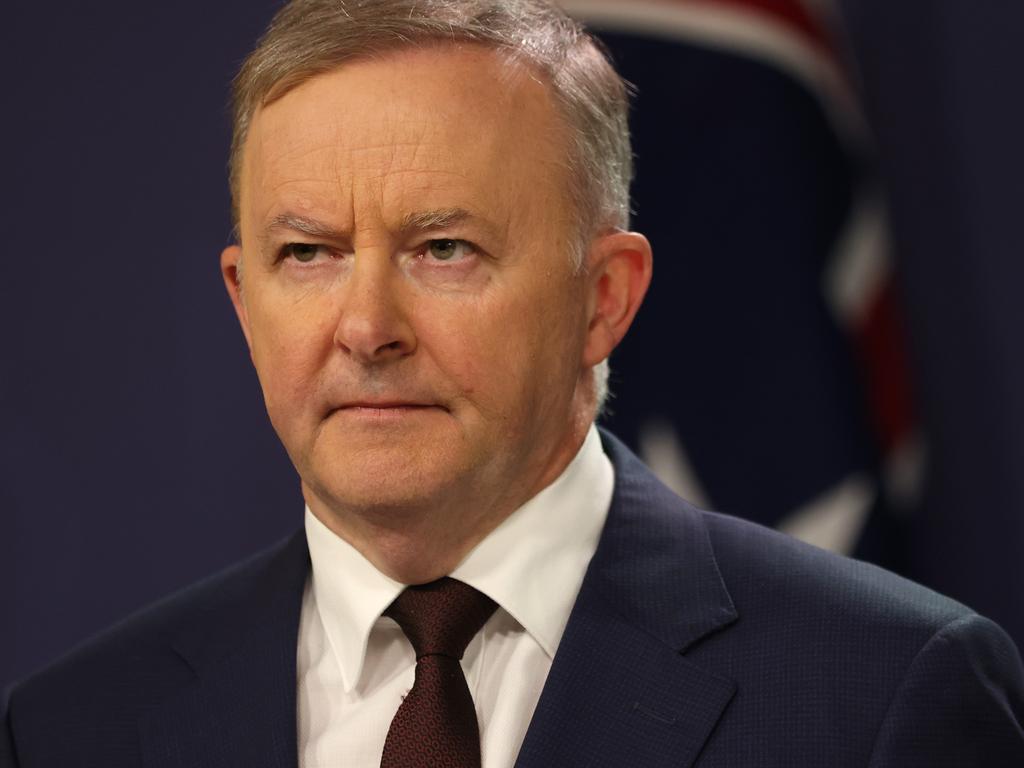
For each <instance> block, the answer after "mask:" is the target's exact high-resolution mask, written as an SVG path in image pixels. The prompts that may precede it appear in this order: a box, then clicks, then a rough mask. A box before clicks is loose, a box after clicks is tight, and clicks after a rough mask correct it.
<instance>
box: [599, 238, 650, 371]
mask: <svg viewBox="0 0 1024 768" xmlns="http://www.w3.org/2000/svg"><path fill="white" fill-rule="evenodd" d="M587 263H588V267H589V269H588V274H587V290H588V292H589V295H588V297H587V311H588V312H589V316H588V317H589V325H588V327H587V340H586V344H585V346H584V349H583V365H584V366H587V367H591V366H595V365H597V364H598V363H600V362H601V361H602V360H604V359H606V358H607V357H608V355H610V354H611V352H612V350H613V349H615V347H616V346H618V343H619V342H620V341H622V338H623V337H624V336H625V335H626V331H628V330H629V326H630V325H631V324H632V323H633V318H634V317H636V313H637V310H639V309H640V304H641V303H642V302H643V300H644V295H645V294H646V293H647V286H649V285H650V284H651V272H652V268H653V267H652V255H651V244H650V243H649V242H647V238H646V237H644V236H643V235H641V234H639V233H637V232H619V231H616V232H611V233H609V234H606V235H601V236H600V237H598V238H597V239H595V240H594V241H593V242H592V243H591V245H590V251H589V253H588V255H587Z"/></svg>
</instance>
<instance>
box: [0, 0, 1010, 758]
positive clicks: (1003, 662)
mask: <svg viewBox="0 0 1024 768" xmlns="http://www.w3.org/2000/svg"><path fill="white" fill-rule="evenodd" d="M235 95H236V112H235V137H234V143H233V150H232V164H231V169H232V172H231V183H232V192H233V195H234V202H235V211H236V221H237V224H238V230H239V235H240V237H239V243H238V245H234V246H231V247H229V248H228V249H226V250H225V251H224V253H223V255H222V260H221V263H222V271H223V274H224V279H225V283H226V285H227V289H228V293H229V295H230V297H231V300H232V302H233V304H234V306H235V309H236V311H237V314H238V318H239V321H240V323H241V327H242V330H243V333H244V335H245V338H246V341H247V343H248V345H249V349H250V351H251V354H252V359H253V363H254V365H255V368H256V371H257V374H258V376H259V379H260V383H261V385H262V387H263V391H264V395H265V400H266V405H267V411H268V413H269V415H270V418H271V420H272V422H273V424H274V427H275V429H276V430H277V432H278V434H279V435H280V437H281V440H282V442H283V443H284V445H285V447H286V449H287V450H288V453H289V456H290V457H291V460H292V462H293V463H294V465H295V467H296V469H297V471H298V473H299V476H300V478H301V481H302V489H303V493H304V496H305V499H306V502H307V510H306V517H305V526H304V531H302V532H301V533H299V534H297V535H296V536H294V537H292V538H291V539H290V540H288V541H287V542H285V543H283V544H282V545H280V546H278V547H275V548H274V549H272V550H270V551H269V552H267V553H264V554H262V555H259V556H257V557H255V558H254V559H252V560H249V561H247V562H246V563H243V564H241V565H239V566H236V567H235V568H233V569H232V570H230V571H228V572H226V573H224V574H220V575H218V576H215V577H213V578H212V579H210V580H208V581H206V582H204V583H202V584H200V585H198V586H196V587H193V588H191V589H189V590H187V591H185V592H183V593H181V594H179V595H176V596H173V597H171V598H169V599H168V600H166V601H164V602H163V603H161V604H159V605H157V606H155V607H153V608H151V609H149V610H147V611H144V612H143V613H141V614H139V615H137V616H135V617H133V618H131V619H129V620H128V621H126V622H125V623H123V624H121V625H119V626H118V627H116V628H114V629H113V630H111V631H110V632H108V633H107V634H105V635H103V636H102V637H100V638H98V639H96V640H94V641H92V642H90V643H89V644H87V645H86V646H84V647H82V648H80V649H79V650H77V651H75V652H74V653H72V654H71V655H70V656H69V657H67V658H65V659H64V660H62V661H60V662H58V663H57V664H56V665H54V666H53V667H51V668H50V669H49V670H46V671H44V672H43V673H41V674H39V675H37V676H35V677H34V678H33V679H31V680H29V681H27V682H25V683H23V684H22V685H20V686H18V687H16V688H15V690H14V691H13V694H12V696H11V698H10V702H9V710H8V712H7V714H6V717H5V719H4V725H5V728H4V731H3V739H2V741H0V756H2V759H3V760H4V761H5V762H4V765H12V766H13V765H19V766H23V768H35V767H36V766H61V767H62V768H63V767H66V766H76V765H97V766H99V765H102V766H122V765H124V766H128V765H133V766H134V765H146V766H149V767H152V766H158V767H159V766H229V765H230V766H235V765H244V766H271V765H273V766H296V765H297V766H304V767H306V768H309V767H311V766H327V765H331V766H338V765H345V766H349V765H351V766H376V765H386V766H427V765H431V766H433V765H438V766H441V765H458V766H470V765H486V766H492V767H495V768H496V767H497V766H508V765H513V764H515V765H519V766H574V765H591V766H689V765H700V766H705V767H706V766H739V765H742V766H747V765H772V766H775V765H779V766H781V765H786V766H792V765H830V766H869V765H870V766H889V765H893V766H895V765H929V766H931V765H957V766H968V765H985V766H1011V765H1021V764H1024V734H1022V730H1021V725H1020V719H1021V714H1022V712H1024V679H1022V677H1024V676H1022V672H1021V664H1020V658H1019V656H1018V655H1017V652H1016V649H1015V648H1014V647H1013V645H1012V643H1011V642H1010V641H1009V639H1008V638H1007V637H1006V636H1005V634H1004V633H1002V631H1001V630H1000V629H999V628H998V627H996V626H995V625H993V624H992V623H991V622H988V621H987V620H985V619H983V618H980V617H978V616H977V615H976V614H973V613H972V612H971V611H970V610H968V609H967V608H965V607H963V606H961V605H959V604H957V603H954V602H952V601H949V600H947V599H945V598H942V597H940V596H938V595H936V594H934V593H932V592H929V591H928V590H925V589H923V588H921V587H917V586H915V585H913V584H910V583H908V582H905V581H903V580H901V579H898V578H897V577H895V576H892V575H890V574H887V573H884V572H882V571H879V570H878V569H875V568H872V567H870V566H867V565H864V564H860V563H856V562H853V561H849V560H844V559H841V558H838V557H835V556H832V555H829V554H826V553H824V552H821V551H819V550H815V549H813V548H811V547H808V546H805V545H802V544H799V543H798V542H795V541H793V540H790V539H787V538H785V537H782V536H780V535H778V534H774V533H772V532H770V531H767V530H764V529H761V528H758V527H756V526H753V525H751V524H749V523H743V522H741V521H738V520H734V519H731V518H727V517H722V516H717V515H713V514H710V513H704V512H700V511H698V510H696V509H693V508H692V507H690V506H688V505H687V504H686V503H685V502H683V501H682V500H680V499H678V498H677V497H675V496H673V495H672V494H671V493H670V492H669V491H667V490H666V489H665V488H664V487H662V486H661V485H660V484H659V483H658V482H657V481H656V480H655V479H654V478H653V477H652V476H651V475H650V474H649V473H648V472H647V470H646V469H645V468H644V467H643V466H642V465H641V464H640V463H639V462H638V461H637V460H636V459H635V458H634V457H633V456H632V455H631V454H629V452H628V451H627V450H626V449H625V448H623V447H622V446H621V444H619V443H617V442H616V441H615V439H614V438H613V437H611V436H609V435H607V434H604V435H600V436H599V435H598V433H597V431H596V430H595V428H594V427H593V420H594V417H595V415H596V413H597V411H598V408H599V403H600V400H601V397H602V394H601V393H602V390H603V377H604V374H603V371H604V361H605V360H606V359H607V357H608V355H609V354H610V352H611V351H612V349H613V348H614V347H615V346H616V344H617V343H618V342H619V341H620V340H621V339H622V338H623V336H624V335H625V333H626V331H627V329H628V327H629V325H630V323H631V321H632V319H633V317H634V315H635V313H636V311H637V309H638V308H639V305H640V302H641V300H642V298H643V295H644V292H645V290H646V288H647V285H648V282H649V280H650V276H651V254H650V248H649V245H648V243H647V241H646V240H645V239H644V238H643V237H642V236H641V235H639V234H636V233H631V232H628V231H626V225H627V218H628V184H629V178H630V175H631V170H630V152H629V143H628V135H627V133H626V128H625V122H626V119H625V116H626V97H625V88H624V87H623V84H622V83H621V81H620V80H619V79H618V77H617V76H616V75H615V73H614V71H613V70H612V69H611V68H610V66H609V65H608V63H607V62H606V61H605V60H604V58H603V57H602V56H601V54H600V53H599V52H598V50H597V49H596V47H595V46H594V45H593V43H592V42H591V41H590V40H589V39H587V38H586V37H585V36H583V35H582V33H581V32H580V31H579V30H578V29H577V28H576V27H575V26H574V25H573V24H572V23H571V22H570V21H568V20H567V19H566V18H564V17H563V16H562V15H561V14H560V13H559V12H558V11H556V10H555V9H553V8H552V7H550V6H549V5H548V4H547V3H544V2H541V1H540V0H505V1H504V2H498V1H497V0H493V1H487V0H480V1H479V2H441V1H440V0H438V1H436V2H424V1H423V0H378V1H376V2H355V1H354V0H347V2H341V0H296V1H295V2H292V3H291V4H290V5H288V6H287V7H285V8H284V9H283V10H282V11H281V12H280V13H279V14H278V16H277V17H276V18H275V20H274V22H273V24H272V25H271V27H270V29H269V31H268V33H267V35H266V36H265V38H264V39H263V40H262V41H261V42H260V44H259V46H258V47H257V49H256V51H255V52H254V53H253V54H252V56H251V57H250V58H249V59H248V60H247V62H246V63H245V65H244V66H243V68H242V71H241V73H240V75H239V77H238V80H237V81H236V91H235ZM688 330H689V331H690V332H699V329H688ZM677 343H679V344H685V338H683V339H680V340H679V341H678V342H677ZM666 354H673V351H672V349H670V348H669V347H668V346H667V347H666ZM407 585H412V586H409V587H408V588H407ZM460 658H461V662H460V661H459V659H460Z"/></svg>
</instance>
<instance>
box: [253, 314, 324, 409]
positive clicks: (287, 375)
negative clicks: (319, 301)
mask: <svg viewBox="0 0 1024 768" xmlns="http://www.w3.org/2000/svg"><path fill="white" fill-rule="evenodd" d="M253 309H255V311H253ZM253 309H250V312H249V317H250V327H251V329H252V345H253V363H254V365H255V366H256V372H257V374H258V376H259V379H260V384H261V385H262V387H263V393H264V397H265V398H266V400H267V407H268V409H274V410H275V411H276V410H279V409H280V408H281V407H286V408H287V407H289V406H290V405H292V404H294V405H295V406H296V407H298V406H301V404H302V402H303V400H305V399H306V397H307V396H308V394H309V392H310V391H311V389H312V388H314V387H315V386H316V382H317V376H318V373H319V371H320V370H321V368H322V367H323V363H324V360H325V359H326V356H327V355H328V354H329V353H330V349H331V347H332V344H333V336H334V333H333V326H332V325H331V324H330V323H329V322H327V321H326V320H325V317H324V313H322V312H317V311H316V310H315V308H312V307H308V306H296V305H293V304H289V305H288V306H278V305H270V306H268V305H267V304H266V303H263V304H257V305H255V306H254V308H253ZM272 416H273V414H272Z"/></svg>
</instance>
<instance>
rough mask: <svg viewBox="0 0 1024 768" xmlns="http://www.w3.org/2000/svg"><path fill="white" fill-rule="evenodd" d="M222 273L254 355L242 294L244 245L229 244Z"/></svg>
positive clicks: (223, 261) (223, 254) (222, 259)
mask: <svg viewBox="0 0 1024 768" xmlns="http://www.w3.org/2000/svg"><path fill="white" fill-rule="evenodd" d="M220 274H221V276H222V277H223V278H224V287H225V288H227V289H228V296H229V297H230V298H231V305H232V306H233V307H234V308H235V315H236V316H237V317H238V324H239V325H241V326H242V333H243V334H244V335H245V343H246V344H247V345H248V346H249V356H250V357H251V356H252V336H251V335H250V334H249V313H248V312H246V311H245V300H244V298H243V296H242V246H240V245H229V246H228V247H227V248H225V249H224V250H223V251H222V252H221V254H220Z"/></svg>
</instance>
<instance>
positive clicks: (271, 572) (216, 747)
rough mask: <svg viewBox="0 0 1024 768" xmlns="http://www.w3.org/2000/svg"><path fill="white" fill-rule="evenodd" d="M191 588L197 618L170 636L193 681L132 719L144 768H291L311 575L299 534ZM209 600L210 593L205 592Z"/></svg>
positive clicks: (306, 553)
mask: <svg viewBox="0 0 1024 768" xmlns="http://www.w3.org/2000/svg"><path fill="white" fill-rule="evenodd" d="M234 571H235V572H234V573H229V574H227V575H226V576H223V577H218V580H217V584H216V585H215V586H214V588H212V589H210V588H206V589H204V587H203V585H200V586H199V587H198V590H199V591H200V595H199V599H197V600H196V601H195V604H196V605H197V615H196V616H195V617H194V620H192V621H190V622H189V623H188V626H187V628H186V629H185V630H184V631H182V632H180V633H179V634H178V635H177V636H176V637H175V638H174V639H173V640H172V646H173V648H174V650H175V651H176V652H177V654H178V655H179V656H180V657H181V658H182V660H184V662H185V663H186V664H188V666H189V667H190V668H191V669H192V671H193V672H194V675H195V679H194V680H193V683H192V684H191V685H189V686H186V687H185V688H184V689H182V690H181V691H179V692H178V694H177V695H175V696H174V697H172V698H170V699H168V700H166V701H164V702H163V703H162V704H161V705H160V706H159V707H157V708H155V709H154V710H152V711H150V712H149V713H147V714H146V715H145V716H143V718H141V720H140V723H139V736H140V741H141V746H142V751H143V755H144V765H145V766H146V768H172V766H182V765H188V766H191V767H193V768H207V767H208V768H214V766H223V765H245V766H250V767H252V768H294V767H295V766H296V764H297V755H298V746H297V735H296V719H295V717H296V715H295V713H296V687H295V681H296V644H297V642H298V626H299V614H300V612H301V606H302V594H303V589H304V585H305V583H306V577H307V575H308V572H309V555H308V551H307V548H306V538H305V535H304V533H303V532H301V531H300V532H299V533H297V534H295V535H294V536H292V537H291V538H290V539H288V540H287V541H286V542H285V543H284V544H283V545H280V546H278V547H277V548H276V549H275V550H274V551H272V552H271V553H269V554H268V555H263V556H258V557H257V558H256V559H255V560H254V561H250V562H249V563H243V564H242V565H240V566H238V567H237V568H236V569H234ZM207 597H209V599H204V598H207Z"/></svg>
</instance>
